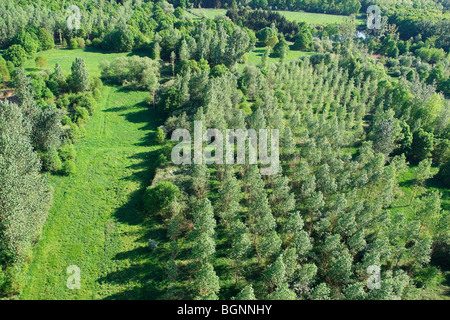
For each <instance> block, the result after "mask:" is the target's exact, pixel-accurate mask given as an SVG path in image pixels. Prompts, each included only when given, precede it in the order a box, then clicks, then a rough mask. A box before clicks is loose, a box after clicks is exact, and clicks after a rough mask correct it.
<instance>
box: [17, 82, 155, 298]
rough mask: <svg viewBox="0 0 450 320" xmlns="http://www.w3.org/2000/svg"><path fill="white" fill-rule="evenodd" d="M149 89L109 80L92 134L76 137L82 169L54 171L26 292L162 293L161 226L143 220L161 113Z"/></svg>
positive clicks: (81, 295)
mask: <svg viewBox="0 0 450 320" xmlns="http://www.w3.org/2000/svg"><path fill="white" fill-rule="evenodd" d="M146 95H147V93H146V92H126V91H122V90H121V89H120V88H118V87H109V86H104V87H103V89H102V96H103V97H102V100H101V101H100V103H99V107H98V110H97V111H96V113H95V114H94V115H93V116H92V117H91V119H90V120H89V122H88V123H87V124H86V129H87V137H86V138H84V139H83V140H81V141H79V142H78V143H77V144H76V145H75V149H76V151H77V157H76V165H77V173H76V174H74V175H72V176H70V177H60V176H51V177H49V178H50V180H51V184H52V186H53V187H54V188H55V193H54V200H53V205H52V209H51V211H50V213H49V219H48V222H47V224H46V226H45V229H44V232H43V236H42V239H41V241H40V242H39V243H38V244H37V246H36V248H35V250H34V258H33V261H32V263H31V264H30V266H29V270H28V273H27V280H26V286H25V288H24V290H23V293H22V296H21V298H23V299H105V298H106V299H107V298H110V299H114V298H117V299H119V298H120V299H127V298H134V299H139V298H149V299H154V298H158V297H159V290H158V286H161V285H162V284H161V279H160V274H161V272H160V271H161V270H162V266H160V265H159V263H158V260H159V259H158V257H156V256H154V255H152V253H150V252H149V251H148V250H147V249H146V245H147V241H148V239H149V237H150V236H152V237H153V238H157V234H155V232H158V228H159V226H158V225H157V224H150V223H149V222H148V221H145V219H146V218H145V217H144V215H143V213H142V212H143V210H142V207H141V197H142V192H143V188H145V187H146V186H147V185H149V183H150V180H151V177H150V169H149V168H150V167H151V165H152V163H153V162H154V160H155V157H156V153H157V149H158V148H159V147H158V146H157V145H153V135H154V129H155V128H156V126H157V125H158V121H159V119H158V116H157V115H156V114H155V112H154V111H153V110H150V109H149V108H148V107H146V106H145V105H144V104H143V103H142V101H143V100H144V98H145V96H146ZM147 219H148V218H147ZM152 233H153V234H152ZM70 265H77V266H79V267H80V269H81V289H80V290H69V289H68V288H67V287H66V282H67V278H68V277H69V275H68V274H67V267H68V266H70Z"/></svg>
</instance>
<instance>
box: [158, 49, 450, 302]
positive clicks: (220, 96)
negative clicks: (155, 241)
mask: <svg viewBox="0 0 450 320" xmlns="http://www.w3.org/2000/svg"><path fill="white" fill-rule="evenodd" d="M339 53H340V58H336V59H309V58H305V59H302V60H299V61H293V62H283V61H281V62H280V63H278V64H276V65H275V64H271V65H269V66H267V67H266V68H265V69H264V68H263V69H260V68H258V67H253V66H247V67H246V68H245V69H244V71H243V73H242V74H241V76H240V78H238V79H237V81H236V77H235V76H233V75H232V74H231V73H230V72H227V73H225V74H223V75H221V76H218V77H207V76H203V75H202V72H193V73H192V72H190V71H189V72H187V73H185V74H183V75H179V76H178V77H177V79H176V81H175V83H174V86H173V87H174V88H175V89H176V90H178V92H180V96H181V97H182V101H181V103H180V104H179V106H178V109H176V110H173V111H172V116H171V117H170V118H169V119H168V120H167V122H166V128H168V130H169V131H170V130H173V129H175V128H179V127H187V128H189V127H191V126H192V123H191V124H189V122H191V121H192V120H202V121H203V122H204V124H205V126H206V127H207V128H219V129H220V130H225V128H253V129H260V128H271V129H279V130H280V137H281V139H280V145H281V152H280V153H281V159H282V164H281V170H280V172H279V173H277V174H276V175H272V176H261V174H260V172H259V169H258V166H257V165H225V164H223V165H220V164H216V165H214V166H207V165H192V171H191V173H188V174H187V175H188V176H189V177H188V179H192V183H191V184H183V185H179V186H180V188H182V193H181V194H180V196H178V197H177V198H175V199H174V200H173V203H172V204H173V205H172V206H169V207H168V211H165V214H164V218H165V219H166V223H167V226H168V232H169V237H170V239H171V241H172V244H171V246H170V247H171V248H172V249H171V252H172V254H171V259H170V261H169V265H170V268H169V267H168V268H167V272H168V279H169V281H170V283H171V285H170V290H169V291H168V296H167V297H168V298H175V299H176V298H185V297H189V298H195V299H218V298H220V297H223V296H221V288H220V286H219V285H218V276H219V275H220V280H221V281H219V283H220V284H223V285H224V286H225V290H229V288H230V287H232V288H233V290H232V291H231V292H235V293H234V294H232V295H231V296H228V297H227V298H231V297H232V296H235V297H236V299H239V298H257V299H410V298H417V297H419V296H420V290H421V289H419V288H418V287H417V286H416V285H415V282H414V281H413V278H414V276H415V275H416V274H417V272H418V271H419V270H421V269H422V268H423V267H424V266H426V265H427V264H428V263H429V262H430V256H431V253H432V250H433V243H436V242H437V241H439V240H441V239H444V238H445V237H446V236H447V234H448V231H449V216H448V212H446V211H443V210H442V207H441V196H442V195H441V194H440V193H438V192H431V193H429V194H427V195H425V196H423V197H422V198H421V200H420V205H417V206H416V207H415V209H414V213H413V214H406V213H403V212H401V211H396V212H395V213H393V212H391V209H392V204H393V202H394V201H395V199H396V197H397V196H398V192H399V190H400V187H399V182H398V181H399V177H400V176H401V175H402V174H403V173H404V172H405V170H406V169H407V167H408V164H407V159H413V158H414V155H415V153H414V152H413V151H407V150H410V147H411V145H410V143H411V141H410V140H411V138H410V135H411V134H410V133H409V128H410V126H415V125H417V122H421V121H423V119H421V118H420V116H412V117H408V115H407V114H406V113H405V114H402V112H403V110H402V108H415V107H417V108H420V106H412V107H411V106H406V105H405V103H406V101H405V100H403V101H402V99H396V100H395V101H393V99H392V98H391V95H392V94H393V93H394V92H395V90H396V88H392V87H390V86H386V84H385V82H384V81H385V79H386V75H385V74H384V73H383V72H380V71H379V70H377V66H376V64H374V63H373V62H372V63H370V62H368V61H366V63H365V64H364V65H363V64H360V65H359V66H357V67H356V68H348V67H346V66H347V65H348V64H349V61H350V59H355V56H356V57H358V58H359V57H361V56H362V54H363V53H362V52H361V48H358V47H357V46H356V45H353V43H352V42H348V43H346V46H344V45H343V46H342V50H341V52H339ZM399 85H404V86H406V88H408V85H411V86H412V84H408V83H403V84H399ZM219 88H220V89H219ZM407 90H408V89H407ZM199 91H201V92H204V94H203V95H201V96H200V95H199V94H198V92H199ZM405 94H406V93H405ZM408 94H416V95H417V96H419V95H420V92H415V93H413V92H412V91H410V90H408ZM432 94H433V93H431V95H432ZM192 97H194V98H192ZM245 99H246V100H247V101H248V102H249V103H251V104H252V106H251V114H247V113H244V112H243V110H242V109H239V108H236V105H239V104H240V103H241V102H242V101H243V100H245ZM387 99H391V100H390V101H387ZM394 110H400V111H399V112H398V113H397V114H396V113H395V112H394ZM409 113H410V114H414V115H418V113H417V112H416V110H414V109H413V110H409V111H408V114H409ZM189 119H191V120H189ZM186 121H187V123H186ZM447 125H448V124H447ZM405 128H406V129H407V130H406V129H405ZM405 133H409V134H405ZM223 134H224V135H225V131H223ZM405 146H407V148H406V149H405ZM408 148H409V149H408ZM350 149H352V150H353V151H349V150H350ZM430 165H431V161H430V160H428V158H427V159H425V160H424V161H422V162H420V164H419V170H418V171H419V172H420V173H418V174H419V175H423V176H422V177H420V176H418V177H417V183H419V184H420V183H422V182H421V181H424V180H423V179H428V178H429V177H430V174H429V173H427V172H429V170H430ZM413 197H414V195H413ZM200 214H201V215H200ZM173 226H189V227H185V228H182V229H181V231H180V230H179V229H176V228H173ZM180 247H182V248H183V249H184V250H188V252H190V253H189V254H181V252H182V251H181V249H180ZM218 261H220V262H218ZM224 261H226V262H224ZM186 264H188V265H189V266H190V267H189V268H188V271H189V272H188V273H187V274H186V273H180V272H177V269H180V268H182V270H185V268H186V267H185V265H186ZM224 264H225V265H226V266H227V267H228V271H227V272H224V271H223V265H224ZM182 266H183V267H182ZM370 266H379V267H381V270H382V271H381V274H382V276H381V288H382V290H371V289H370V288H369V287H368V285H367V279H368V278H369V277H370V275H371V271H370V268H369V267H370ZM215 267H219V268H220V272H218V271H216V269H215ZM191 284H192V286H193V288H194V290H191V291H192V292H191V293H190V294H187V293H186V292H185V291H183V290H182V289H180V287H181V288H187V287H189V288H191ZM185 286H186V287H185ZM177 287H178V289H177ZM239 288H240V289H239ZM239 290H241V291H240V292H239Z"/></svg>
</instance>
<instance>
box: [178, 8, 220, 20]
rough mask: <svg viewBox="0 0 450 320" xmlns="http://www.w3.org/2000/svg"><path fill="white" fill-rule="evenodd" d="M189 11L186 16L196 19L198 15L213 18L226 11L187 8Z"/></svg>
mask: <svg viewBox="0 0 450 320" xmlns="http://www.w3.org/2000/svg"><path fill="white" fill-rule="evenodd" d="M189 11H190V12H187V14H188V16H189V17H191V18H194V19H195V18H197V19H198V18H200V17H205V18H209V19H214V18H215V17H217V16H219V15H221V14H223V15H224V14H226V13H227V10H226V9H189ZM191 12H192V13H193V14H192V13H191Z"/></svg>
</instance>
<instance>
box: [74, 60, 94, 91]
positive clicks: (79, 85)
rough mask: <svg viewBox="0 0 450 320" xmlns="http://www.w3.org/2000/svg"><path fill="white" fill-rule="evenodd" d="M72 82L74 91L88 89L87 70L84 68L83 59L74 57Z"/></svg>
mask: <svg viewBox="0 0 450 320" xmlns="http://www.w3.org/2000/svg"><path fill="white" fill-rule="evenodd" d="M71 70H72V84H71V87H72V89H73V90H74V91H75V92H84V91H88V90H89V88H90V85H91V84H90V80H89V72H88V71H87V69H86V64H85V62H84V59H82V58H76V59H75V61H74V62H73V63H72V67H71Z"/></svg>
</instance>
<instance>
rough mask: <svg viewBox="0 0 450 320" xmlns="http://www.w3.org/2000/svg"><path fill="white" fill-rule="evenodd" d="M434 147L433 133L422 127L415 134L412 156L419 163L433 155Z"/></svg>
mask: <svg viewBox="0 0 450 320" xmlns="http://www.w3.org/2000/svg"><path fill="white" fill-rule="evenodd" d="M433 148H434V137H433V134H432V133H429V132H426V131H424V130H423V129H422V128H420V129H419V130H418V131H416V132H414V134H413V142H412V145H411V154H410V158H411V160H412V161H414V162H416V163H418V162H420V161H422V160H424V159H426V158H428V157H430V156H431V152H432V151H433Z"/></svg>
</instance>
